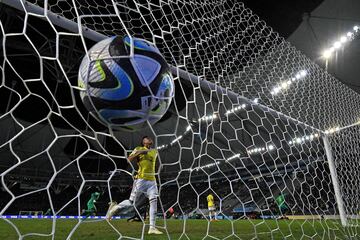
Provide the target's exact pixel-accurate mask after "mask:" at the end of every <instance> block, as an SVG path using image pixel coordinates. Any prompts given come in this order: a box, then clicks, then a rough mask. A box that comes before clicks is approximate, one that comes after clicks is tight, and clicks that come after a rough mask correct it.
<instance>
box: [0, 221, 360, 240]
mask: <svg viewBox="0 0 360 240" xmlns="http://www.w3.org/2000/svg"><path fill="white" fill-rule="evenodd" d="M11 222H12V223H13V224H15V225H16V226H17V228H18V229H19V231H20V232H21V234H26V233H31V232H33V233H34V232H36V233H50V232H51V228H52V220H49V219H14V220H11ZM76 223H77V220H62V219H60V220H57V221H56V226H55V229H56V234H55V239H66V237H67V236H68V234H69V232H70V231H71V229H72V228H73V227H74V226H75V224H76ZM111 223H112V225H113V227H114V228H115V229H116V230H117V231H119V232H120V233H121V234H122V236H124V237H125V236H126V237H127V238H124V239H129V238H128V237H133V238H134V237H135V238H141V232H142V227H143V224H142V223H136V222H134V223H127V222H126V221H125V220H113V221H111ZM158 224H159V225H162V226H164V225H163V224H164V222H163V221H158ZM166 224H167V230H168V233H169V236H170V238H171V239H187V238H186V235H187V237H189V239H213V238H211V237H215V238H219V239H224V238H226V239H239V238H238V237H240V239H264V240H265V239H329V240H332V239H337V238H339V239H345V238H346V237H345V235H344V229H342V228H340V227H339V226H340V225H339V222H338V221H334V220H322V221H320V220H314V221H310V220H306V221H305V220H278V221H276V220H252V221H248V220H236V221H233V222H231V221H228V220H220V221H217V222H211V223H209V222H208V221H207V220H187V221H186V222H183V221H182V220H167V221H166ZM146 230H147V228H146ZM351 230H352V231H353V232H358V230H360V229H357V228H352V229H351ZM347 231H348V230H347ZM184 233H186V235H184ZM119 236H120V235H119V234H118V233H117V232H116V231H115V230H114V229H112V227H111V226H110V225H109V224H108V223H107V222H106V221H97V222H90V221H88V222H83V223H82V224H80V226H79V228H78V229H77V230H76V232H75V234H74V235H73V237H72V238H71V239H86V240H95V239H96V240H108V239H118V238H119ZM205 236H208V237H206V238H204V237H205ZM236 236H237V237H236ZM144 237H145V239H159V240H160V239H168V237H167V235H164V236H161V237H160V236H148V235H147V234H146V232H145V235H144ZM0 239H1V240H3V239H4V240H5V239H6V240H12V239H18V237H17V235H16V232H15V231H14V230H13V228H12V227H11V226H10V224H8V223H7V222H5V220H0ZM24 239H25V240H35V239H51V237H39V236H28V237H25V238H24Z"/></svg>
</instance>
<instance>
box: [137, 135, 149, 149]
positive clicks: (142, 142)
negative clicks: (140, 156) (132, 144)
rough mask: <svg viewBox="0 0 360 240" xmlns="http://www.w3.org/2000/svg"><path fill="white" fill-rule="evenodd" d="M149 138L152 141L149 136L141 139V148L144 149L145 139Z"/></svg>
mask: <svg viewBox="0 0 360 240" xmlns="http://www.w3.org/2000/svg"><path fill="white" fill-rule="evenodd" d="M145 138H147V139H151V138H150V137H149V136H143V137H142V139H141V144H140V145H141V146H142V147H143V146H144V139H145Z"/></svg>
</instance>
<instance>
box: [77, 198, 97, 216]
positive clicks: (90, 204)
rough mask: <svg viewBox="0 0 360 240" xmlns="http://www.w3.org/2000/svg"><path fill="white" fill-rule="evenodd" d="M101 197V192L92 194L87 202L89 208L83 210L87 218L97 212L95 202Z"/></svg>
mask: <svg viewBox="0 0 360 240" xmlns="http://www.w3.org/2000/svg"><path fill="white" fill-rule="evenodd" d="M99 197H100V193H99V192H93V193H92V194H91V197H90V199H89V201H88V202H87V204H86V206H87V209H86V210H85V209H83V210H82V212H81V213H82V214H85V218H88V217H89V216H90V215H93V214H95V213H96V211H97V209H96V206H95V203H96V201H97V200H98V199H99Z"/></svg>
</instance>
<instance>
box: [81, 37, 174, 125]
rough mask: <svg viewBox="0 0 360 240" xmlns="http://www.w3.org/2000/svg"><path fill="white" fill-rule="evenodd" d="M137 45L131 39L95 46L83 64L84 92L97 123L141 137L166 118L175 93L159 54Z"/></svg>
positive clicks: (138, 41) (151, 46)
mask: <svg viewBox="0 0 360 240" xmlns="http://www.w3.org/2000/svg"><path fill="white" fill-rule="evenodd" d="M132 39H133V45H132V44H131V38H130V37H129V36H125V37H120V36H116V37H111V38H108V39H105V40H102V41H100V42H98V43H97V44H95V45H94V46H93V47H92V48H91V49H90V50H89V52H88V55H86V56H85V57H84V59H83V60H82V62H81V65H80V70H79V76H78V77H79V78H78V79H79V81H78V86H79V87H81V88H82V89H83V91H81V93H80V96H81V99H82V102H83V104H84V106H85V107H86V109H87V110H88V111H89V112H90V113H91V114H92V115H93V116H94V117H95V118H97V119H98V120H100V121H101V122H102V123H103V124H105V125H108V126H111V127H113V128H118V129H123V130H129V131H136V130H139V129H142V128H144V127H146V126H147V121H148V122H149V123H150V124H151V125H152V124H154V123H156V122H157V121H159V120H160V119H161V118H162V116H163V115H164V114H165V113H166V111H167V109H168V108H169V106H170V103H171V100H172V98H173V96H174V90H175V89H174V81H173V78H172V75H171V72H170V68H169V65H168V64H167V63H166V61H165V59H164V57H163V56H162V54H161V53H160V51H159V49H158V48H157V47H156V46H155V45H154V44H152V43H150V42H148V41H146V40H143V39H139V38H132ZM132 46H133V54H132V52H131V49H132Z"/></svg>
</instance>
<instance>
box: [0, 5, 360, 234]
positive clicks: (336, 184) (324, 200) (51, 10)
mask: <svg viewBox="0 0 360 240" xmlns="http://www.w3.org/2000/svg"><path fill="white" fill-rule="evenodd" d="M0 11H1V14H0V17H1V18H0V30H1V31H0V36H1V40H2V41H1V48H0V49H1V55H0V61H1V64H0V69H1V77H0V80H1V82H0V83H1V85H0V100H1V104H0V126H1V134H0V159H1V161H0V176H1V193H0V196H1V198H0V216H1V217H2V218H1V220H0V225H1V226H3V227H4V228H3V229H5V230H4V231H1V230H0V234H3V235H4V236H1V235H0V237H2V239H3V238H4V239H6V238H9V239H10V238H11V237H12V238H19V239H23V238H25V239H33V238H31V237H44V238H45V239H82V238H84V239H118V238H125V239H140V238H144V236H145V233H146V231H147V227H148V220H147V219H146V218H143V217H142V219H141V220H142V222H141V223H139V224H137V225H136V224H135V225H133V224H132V223H131V224H132V225H130V224H128V223H126V221H124V220H117V219H115V220H114V221H106V220H105V219H104V216H105V214H106V211H107V207H108V205H107V204H108V202H109V201H111V200H116V201H121V200H123V199H126V198H128V197H129V194H130V192H131V187H132V184H133V181H134V174H135V173H136V170H137V167H136V166H135V165H133V164H131V163H130V162H129V161H128V160H127V157H128V155H129V154H130V153H131V151H132V150H133V149H134V148H135V147H136V146H138V144H139V141H140V140H141V137H142V136H144V135H148V136H151V137H152V138H153V139H154V140H155V147H156V148H157V149H158V151H159V155H158V165H157V174H156V179H157V185H158V189H159V200H158V211H157V212H158V217H157V227H158V228H159V229H160V230H162V231H163V232H164V233H165V234H164V238H166V239H225V238H226V239H257V238H260V239H349V238H354V239H356V238H357V237H358V236H359V234H358V228H357V223H358V220H357V219H358V214H359V211H360V206H359V203H360V202H359V189H358V188H359V184H358V182H359V177H358V176H359V174H358V172H359V167H358V163H357V159H358V158H359V151H358V149H359V143H360V139H359V127H358V126H357V125H356V124H357V122H358V121H359V117H360V116H359V113H360V98H359V95H358V94H357V93H356V92H354V91H353V90H351V89H349V88H348V87H346V86H345V85H343V84H342V83H340V82H339V81H337V80H336V79H335V78H334V77H332V76H331V75H329V74H328V73H327V72H325V71H324V70H323V69H322V68H320V67H319V66H318V65H316V64H315V63H314V62H312V61H311V60H310V59H308V58H307V57H306V56H304V55H303V54H302V53H301V52H300V51H298V50H297V49H296V48H294V47H293V46H292V45H291V44H290V43H289V42H287V41H286V40H285V39H283V38H282V37H281V36H279V34H278V33H276V32H275V31H274V30H273V29H272V28H271V27H269V26H267V25H266V23H265V22H264V21H262V20H261V19H259V17H258V16H256V15H255V14H254V13H253V12H252V11H251V10H250V9H248V8H246V6H244V4H243V3H241V2H239V1H232V0H220V1H215V0H213V1H212V0H206V1H178V0H174V1H173V0H166V1H162V0H97V1H95V0H72V1H65V0H49V1H47V0H31V1H25V0H3V1H2V2H1V3H0ZM114 35H120V36H125V35H130V36H132V37H137V38H142V39H146V40H147V41H149V42H152V43H154V44H155V45H156V46H157V47H158V48H159V50H160V52H161V53H162V55H163V56H164V57H165V59H166V61H167V63H168V64H169V65H170V66H171V71H172V75H173V78H174V81H175V97H174V99H173V102H172V104H171V106H170V108H169V110H168V112H167V113H166V114H165V115H164V117H163V118H162V119H161V120H160V121H159V122H158V123H156V124H154V125H152V126H151V125H149V126H148V127H147V128H145V129H144V130H142V131H141V132H124V131H118V130H115V129H111V128H109V127H107V126H104V125H102V124H100V123H99V122H98V121H97V120H96V119H94V117H93V116H92V115H91V114H89V112H88V111H87V110H86V109H85V108H84V106H83V104H82V102H81V99H80V92H81V91H82V89H81V88H80V87H78V79H77V76H78V70H79V66H80V63H81V60H82V59H83V57H84V56H86V54H88V51H89V49H90V48H91V47H92V46H93V45H94V44H95V43H96V42H98V41H100V40H103V39H106V38H107V37H110V36H114ZM94 192H99V193H100V197H99V198H98V200H96V203H95V205H96V208H97V211H96V212H94V213H91V214H90V215H89V217H88V218H86V219H85V218H84V217H82V216H83V215H84V212H86V208H87V201H88V200H89V199H90V198H91V196H92V193H94ZM209 194H212V195H213V197H214V202H215V209H216V210H215V212H216V215H217V219H218V220H219V221H218V222H210V219H209V209H208V204H207V196H208V195H209ZM40 210H41V211H43V212H44V213H45V212H46V213H47V214H44V215H48V216H52V217H51V218H50V219H41V220H36V221H35V220H28V219H25V220H24V219H21V220H20V219H16V215H17V214H18V213H19V212H20V211H28V212H30V211H40ZM136 212H137V213H140V207H139V206H135V208H134V209H133V210H132V212H128V213H126V214H123V215H120V216H118V217H117V218H126V217H129V216H132V214H135V213H136ZM145 212H146V210H145ZM199 218H200V219H202V220H199ZM30 221H31V222H30ZM99 228H101V230H99Z"/></svg>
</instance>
